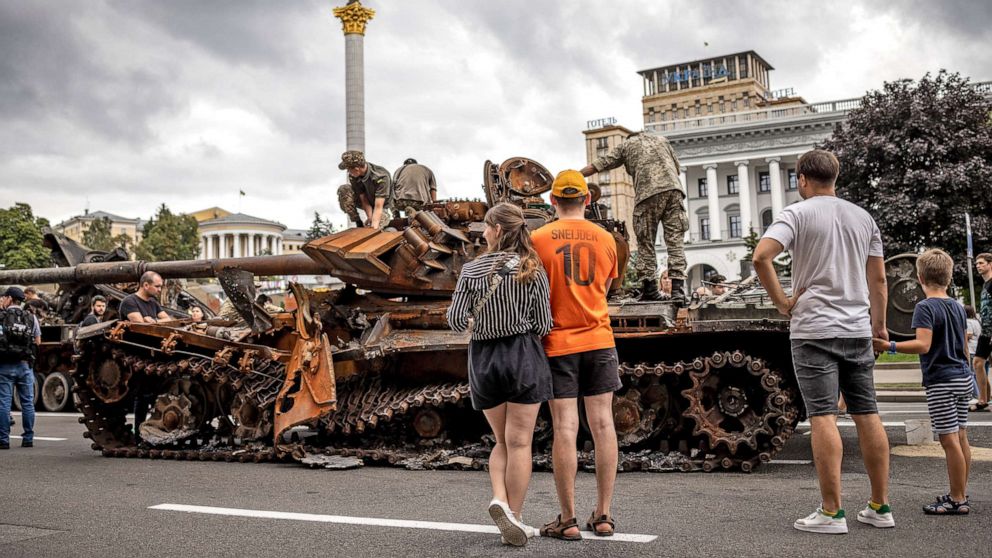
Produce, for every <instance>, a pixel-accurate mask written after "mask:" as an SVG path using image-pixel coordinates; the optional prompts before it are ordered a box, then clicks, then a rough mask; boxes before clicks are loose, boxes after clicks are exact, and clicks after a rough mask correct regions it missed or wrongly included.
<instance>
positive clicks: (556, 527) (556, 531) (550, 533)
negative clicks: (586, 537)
mask: <svg viewBox="0 0 992 558" xmlns="http://www.w3.org/2000/svg"><path fill="white" fill-rule="evenodd" d="M573 527H574V528H575V529H576V530H578V528H579V522H578V521H576V520H575V518H574V517H573V518H572V519H569V520H568V521H562V520H561V514H558V517H557V518H556V519H555V520H554V521H552V522H550V523H545V524H544V526H543V527H541V536H542V537H551V538H553V539H561V540H563V541H578V540H582V534H581V533H576V534H574V535H566V534H565V531H567V530H568V529H571V528H573Z"/></svg>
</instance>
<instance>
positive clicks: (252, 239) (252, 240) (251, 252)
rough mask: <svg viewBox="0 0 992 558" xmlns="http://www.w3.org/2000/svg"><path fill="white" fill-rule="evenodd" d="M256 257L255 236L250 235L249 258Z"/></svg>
mask: <svg viewBox="0 0 992 558" xmlns="http://www.w3.org/2000/svg"><path fill="white" fill-rule="evenodd" d="M254 255H255V234H254V233H249V234H248V257H251V256H254Z"/></svg>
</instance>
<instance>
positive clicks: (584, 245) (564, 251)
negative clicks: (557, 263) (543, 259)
mask: <svg viewBox="0 0 992 558" xmlns="http://www.w3.org/2000/svg"><path fill="white" fill-rule="evenodd" d="M593 248H594V247H593V245H592V244H591V243H589V242H578V243H576V244H575V246H574V250H573V246H572V244H563V245H562V246H561V247H560V248H558V249H557V250H555V254H561V255H562V263H563V264H564V269H565V283H566V284H568V285H571V284H572V282H573V281H574V282H575V284H576V285H579V286H580V287H588V286H589V285H592V284H593V282H594V281H595V280H596V251H595V250H594V249H593ZM583 264H584V266H585V278H583V269H582V268H583Z"/></svg>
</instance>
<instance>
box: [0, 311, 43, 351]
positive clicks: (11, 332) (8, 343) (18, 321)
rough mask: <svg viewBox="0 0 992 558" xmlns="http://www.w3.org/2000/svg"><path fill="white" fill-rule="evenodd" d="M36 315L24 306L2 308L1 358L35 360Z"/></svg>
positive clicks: (0, 321) (0, 330) (0, 328)
mask: <svg viewBox="0 0 992 558" xmlns="http://www.w3.org/2000/svg"><path fill="white" fill-rule="evenodd" d="M34 350H35V345H34V316H33V315H32V314H30V313H28V312H26V311H25V310H24V309H23V308H7V309H6V310H0V360H2V361H4V362H8V363H10V362H20V361H22V360H26V361H32V360H34Z"/></svg>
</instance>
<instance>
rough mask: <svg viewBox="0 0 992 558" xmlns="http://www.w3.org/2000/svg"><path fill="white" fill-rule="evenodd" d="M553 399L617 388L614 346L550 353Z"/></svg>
mask: <svg viewBox="0 0 992 558" xmlns="http://www.w3.org/2000/svg"><path fill="white" fill-rule="evenodd" d="M548 364H549V365H550V366H551V381H552V382H553V383H554V398H555V399H574V398H577V397H590V396H593V395H600V394H603V393H609V392H613V391H616V390H618V389H620V362H619V359H618V357H617V350H616V348H615V347H610V348H607V349H596V350H593V351H585V352H582V353H573V354H570V355H562V356H556V357H550V358H549V359H548Z"/></svg>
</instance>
